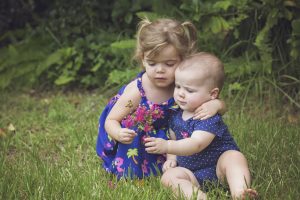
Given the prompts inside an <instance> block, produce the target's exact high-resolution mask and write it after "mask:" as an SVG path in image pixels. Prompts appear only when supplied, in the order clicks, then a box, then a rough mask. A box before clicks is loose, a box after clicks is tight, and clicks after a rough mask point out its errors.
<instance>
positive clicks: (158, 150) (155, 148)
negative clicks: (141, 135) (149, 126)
mask: <svg viewBox="0 0 300 200" xmlns="http://www.w3.org/2000/svg"><path fill="white" fill-rule="evenodd" d="M145 146H146V151H147V152H148V153H152V154H164V153H167V151H168V141H167V140H164V139H161V138H154V137H148V138H145Z"/></svg>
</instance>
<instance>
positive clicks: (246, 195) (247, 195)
mask: <svg viewBox="0 0 300 200" xmlns="http://www.w3.org/2000/svg"><path fill="white" fill-rule="evenodd" d="M241 199H242V200H244V199H258V193H257V191H256V190H254V189H251V188H248V189H246V190H245V191H244V192H243V194H242V198H241Z"/></svg>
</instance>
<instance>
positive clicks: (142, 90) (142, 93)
mask: <svg viewBox="0 0 300 200" xmlns="http://www.w3.org/2000/svg"><path fill="white" fill-rule="evenodd" d="M144 73H145V72H141V73H139V74H138V76H137V87H138V89H139V91H140V94H141V96H142V97H145V96H146V94H145V91H144V88H143V85H142V76H143V74H144Z"/></svg>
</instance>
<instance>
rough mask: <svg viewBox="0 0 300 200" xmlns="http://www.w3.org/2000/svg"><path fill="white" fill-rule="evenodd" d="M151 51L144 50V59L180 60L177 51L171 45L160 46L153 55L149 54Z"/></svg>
mask: <svg viewBox="0 0 300 200" xmlns="http://www.w3.org/2000/svg"><path fill="white" fill-rule="evenodd" d="M150 53H151V51H146V52H145V54H144V59H147V60H154V61H167V60H175V61H180V60H181V58H180V55H179V53H178V51H177V50H176V49H175V47H174V46H172V45H167V46H166V47H164V48H162V49H161V50H160V51H159V52H157V53H156V54H155V55H154V56H149V55H150Z"/></svg>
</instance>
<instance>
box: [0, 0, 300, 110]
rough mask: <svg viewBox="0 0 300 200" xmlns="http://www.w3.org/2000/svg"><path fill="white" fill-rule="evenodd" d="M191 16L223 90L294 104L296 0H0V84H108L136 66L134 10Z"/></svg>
mask: <svg viewBox="0 0 300 200" xmlns="http://www.w3.org/2000/svg"><path fill="white" fill-rule="evenodd" d="M145 16H147V17H148V18H150V19H154V18H158V17H171V18H176V19H178V20H190V21H192V22H193V23H194V24H195V25H196V27H197V28H198V30H199V32H198V34H199V49H201V50H203V51H210V52H213V53H215V54H217V55H218V56H219V57H221V59H222V60H223V61H224V63H225V68H226V73H227V77H228V78H227V86H226V87H227V89H228V90H226V91H228V92H227V93H226V95H227V94H228V95H232V94H237V93H240V92H242V93H243V94H245V92H246V93H247V92H248V91H254V92H255V93H256V94H258V95H260V96H261V95H263V94H264V93H265V91H269V90H270V88H271V90H276V91H278V92H279V94H280V95H279V96H284V99H285V100H288V102H291V103H292V104H293V105H295V106H296V107H298V108H299V107H300V105H299V88H300V87H299V86H300V81H299V77H300V67H299V61H300V4H299V1H297V0H254V1H253V0H240V1H236V0H201V1H200V0H198V1H197V0H189V1H183V0H174V1H171V0H164V1H159V0H153V1H147V0H118V1H104V0H86V1H80V0H74V1H72V2H70V1H67V0H59V1H58V0H54V1H45V0H3V1H1V3H0V19H1V20H0V89H1V90H15V89H24V88H35V89H40V90H46V89H59V90H61V89H63V90H68V89H73V88H85V89H94V88H105V89H107V88H112V87H116V86H119V85H120V84H123V83H125V82H127V81H128V80H130V79H131V78H132V77H133V76H134V74H135V73H136V72H137V71H138V70H139V66H137V65H136V64H135V63H132V62H131V59H130V58H131V55H132V52H133V50H134V46H135V33H136V25H137V23H138V21H139V20H140V18H141V17H145Z"/></svg>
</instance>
